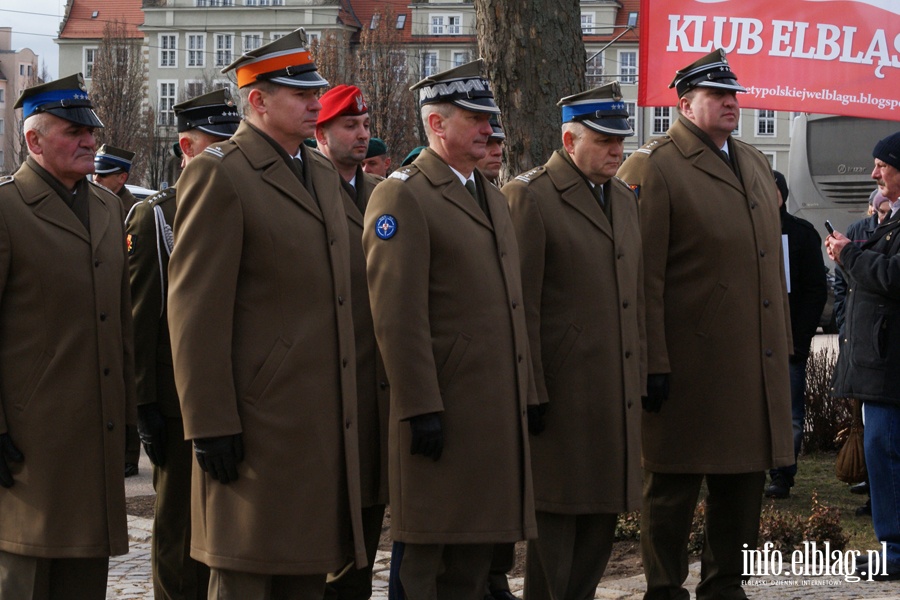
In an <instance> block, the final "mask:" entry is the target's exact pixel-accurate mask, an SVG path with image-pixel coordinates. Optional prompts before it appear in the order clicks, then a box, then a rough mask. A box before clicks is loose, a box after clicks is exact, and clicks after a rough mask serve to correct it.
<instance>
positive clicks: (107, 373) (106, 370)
mask: <svg viewBox="0 0 900 600" xmlns="http://www.w3.org/2000/svg"><path fill="white" fill-rule="evenodd" d="M103 374H104V375H109V367H107V368H105V369H103Z"/></svg>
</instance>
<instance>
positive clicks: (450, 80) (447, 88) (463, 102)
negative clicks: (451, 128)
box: [409, 58, 500, 114]
mask: <svg viewBox="0 0 900 600" xmlns="http://www.w3.org/2000/svg"><path fill="white" fill-rule="evenodd" d="M483 64H484V61H483V60H482V59H480V58H479V59H477V60H473V61H472V62H470V63H466V64H464V65H461V66H459V67H454V68H452V69H450V70H449V71H443V72H442V73H438V74H437V75H432V76H431V77H426V78H425V79H423V80H422V81H420V82H418V83H416V84H415V85H413V86H412V87H410V88H409V89H410V91H412V92H415V91H418V92H419V106H424V105H426V104H438V103H442V102H449V103H450V104H455V105H456V106H458V107H460V108H464V109H466V110H471V111H472V112H482V113H494V114H500V109H499V108H497V105H496V104H494V93H493V92H492V91H491V88H490V85H489V84H488V80H487V79H485V78H484V77H482V76H481V68H482V65H483Z"/></svg>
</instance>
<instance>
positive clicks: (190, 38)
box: [187, 33, 206, 67]
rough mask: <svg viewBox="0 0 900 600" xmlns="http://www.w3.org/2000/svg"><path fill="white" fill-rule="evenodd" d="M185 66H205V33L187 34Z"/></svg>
mask: <svg viewBox="0 0 900 600" xmlns="http://www.w3.org/2000/svg"><path fill="white" fill-rule="evenodd" d="M187 66H189V67H205V66H206V34H205V33H189V34H188V35H187Z"/></svg>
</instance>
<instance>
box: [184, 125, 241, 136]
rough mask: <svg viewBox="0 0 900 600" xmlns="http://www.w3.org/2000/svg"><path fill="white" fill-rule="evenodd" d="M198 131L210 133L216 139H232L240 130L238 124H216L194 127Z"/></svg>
mask: <svg viewBox="0 0 900 600" xmlns="http://www.w3.org/2000/svg"><path fill="white" fill-rule="evenodd" d="M194 129H196V130H197V131H202V132H203V133H208V134H210V135H214V136H216V137H221V138H230V137H231V136H233V135H234V132H236V131H237V129H238V123H215V124H213V125H203V126H199V127H194Z"/></svg>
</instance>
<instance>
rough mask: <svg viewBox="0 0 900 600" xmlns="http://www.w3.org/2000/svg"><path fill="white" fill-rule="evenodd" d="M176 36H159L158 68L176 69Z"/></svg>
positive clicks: (169, 34)
mask: <svg viewBox="0 0 900 600" xmlns="http://www.w3.org/2000/svg"><path fill="white" fill-rule="evenodd" d="M177 50H178V36H177V35H176V34H174V33H161V34H159V66H160V68H163V67H177V66H178V61H177V58H176V56H177Z"/></svg>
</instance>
